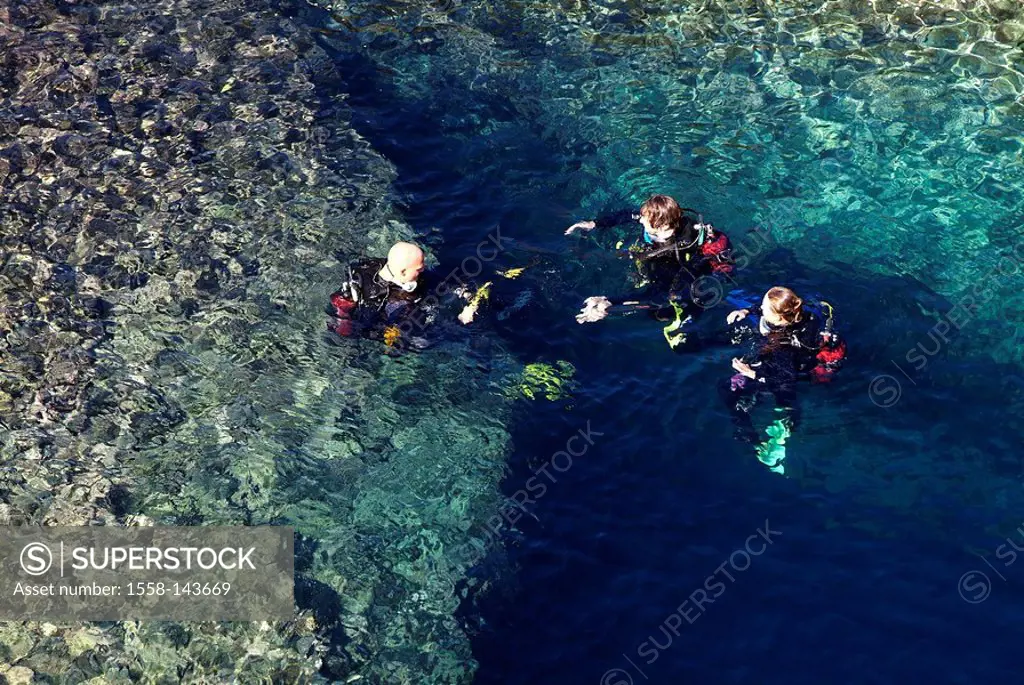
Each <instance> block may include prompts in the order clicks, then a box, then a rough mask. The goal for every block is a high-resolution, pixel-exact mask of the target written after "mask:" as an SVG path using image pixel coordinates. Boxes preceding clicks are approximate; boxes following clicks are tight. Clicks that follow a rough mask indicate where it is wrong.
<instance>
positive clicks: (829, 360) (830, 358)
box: [805, 300, 846, 383]
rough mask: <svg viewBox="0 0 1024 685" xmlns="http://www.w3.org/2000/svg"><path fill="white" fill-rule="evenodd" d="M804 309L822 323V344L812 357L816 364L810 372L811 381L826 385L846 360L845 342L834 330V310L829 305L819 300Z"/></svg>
mask: <svg viewBox="0 0 1024 685" xmlns="http://www.w3.org/2000/svg"><path fill="white" fill-rule="evenodd" d="M805 307H806V308H807V309H808V310H809V311H810V312H811V313H813V314H814V315H815V316H817V317H819V319H820V320H821V321H822V329H821V332H820V336H821V338H822V342H821V347H819V348H818V352H817V354H815V355H814V359H815V361H817V364H816V365H815V366H814V367H812V368H811V370H810V374H811V379H812V380H814V381H816V382H818V383H827V382H828V381H830V380H832V376H833V375H835V373H836V371H838V370H839V367H840V366H842V362H843V360H844V359H846V341H845V340H843V338H842V337H841V336H840V335H839V332H838V331H837V330H836V326H835V309H834V308H833V307H832V305H831V304H829V303H828V302H826V301H825V300H819V301H817V302H812V303H810V305H809V306H808V305H805Z"/></svg>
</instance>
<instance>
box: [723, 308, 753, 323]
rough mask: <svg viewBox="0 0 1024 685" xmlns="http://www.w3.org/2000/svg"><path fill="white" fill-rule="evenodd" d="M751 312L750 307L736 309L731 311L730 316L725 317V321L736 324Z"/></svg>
mask: <svg viewBox="0 0 1024 685" xmlns="http://www.w3.org/2000/svg"><path fill="white" fill-rule="evenodd" d="M749 313H750V310H749V309H737V310H736V311H733V312H729V316H727V317H725V322H726V323H727V324H734V323H736V322H737V321H741V320H743V319H745V318H746V317H747V314H749Z"/></svg>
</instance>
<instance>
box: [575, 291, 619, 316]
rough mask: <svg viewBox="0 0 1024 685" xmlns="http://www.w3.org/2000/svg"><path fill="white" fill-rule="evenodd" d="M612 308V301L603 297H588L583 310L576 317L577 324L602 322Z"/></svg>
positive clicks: (584, 301)
mask: <svg viewBox="0 0 1024 685" xmlns="http://www.w3.org/2000/svg"><path fill="white" fill-rule="evenodd" d="M611 306H612V301H611V300H609V299H608V298H607V297H604V296H603V295H598V296H596V297H588V298H587V299H585V300H583V309H581V310H580V313H579V314H577V315H576V322H577V323H592V322H594V321H600V320H601V319H603V318H604V317H606V316H608V308H609V307H611Z"/></svg>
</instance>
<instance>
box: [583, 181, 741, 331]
mask: <svg viewBox="0 0 1024 685" xmlns="http://www.w3.org/2000/svg"><path fill="white" fill-rule="evenodd" d="M631 221H639V222H640V225H641V226H642V227H643V233H642V234H641V235H640V236H638V237H637V238H636V239H635V240H634V242H633V243H632V244H631V245H630V246H629V247H628V248H627V249H626V250H622V249H621V248H622V245H623V242H622V241H620V242H619V243H618V244H617V245H616V248H617V249H619V250H620V251H621V254H623V256H628V257H629V258H630V259H632V260H633V261H634V262H635V264H636V268H637V271H636V275H635V277H634V287H635V288H636V289H638V291H637V292H634V293H633V294H631V295H629V296H624V297H617V298H608V297H605V296H596V297H588V298H587V299H586V300H585V301H584V303H583V304H584V306H583V308H582V309H581V310H580V313H579V314H577V315H576V321H578V322H579V323H589V322H593V321H600V320H601V319H603V318H605V317H606V316H608V315H609V314H611V313H622V314H630V313H633V312H635V311H638V310H648V311H649V312H650V313H651V314H652V315H653V316H654V317H655V318H656V319H658V320H659V321H669V322H670V323H669V324H668V325H667V326H665V329H664V335H665V340H666V341H667V342H668V344H669V347H671V348H672V349H675V348H677V347H678V346H679V345H681V344H682V343H683V342H685V341H686V333H685V331H683V327H684V325H685V324H687V323H689V322H690V321H691V320H692V319H693V316H694V314H696V312H697V310H699V309H702V308H703V307H702V306H700V305H699V304H698V303H697V302H695V300H694V292H693V291H694V289H695V288H694V285H695V283H696V282H697V281H698V280H699V279H701V278H704V277H708V276H711V275H713V274H722V275H728V274H729V273H731V272H732V270H733V259H732V248H731V245H730V243H729V238H728V237H726V235H725V234H724V233H722V232H720V231H718V230H717V229H715V227H714V226H712V225H711V224H708V223H704V220H703V217H702V216H701V215H700V214H698V213H697V212H695V211H694V210H692V209H686V208H683V207H680V206H679V203H678V202H676V201H675V200H674V199H672V198H671V197H669V196H668V195H653V196H651V197H650V198H649V199H648V200H647V201H646V202H644V203H643V205H641V207H640V211H639V213H634V212H633V211H631V210H625V211H620V212H615V213H613V214H610V215H607V216H603V217H601V218H598V219H595V220H592V221H580V222H577V223H575V224H573V225H572V226H570V227H569V228H568V229H567V230H566V231H565V234H566V235H571V234H572V233H574V232H576V231H577V230H582V231H590V230H593V229H595V228H602V229H603V228H610V227H614V226H620V225H622V224H626V223H629V222H631Z"/></svg>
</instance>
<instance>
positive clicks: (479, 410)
mask: <svg viewBox="0 0 1024 685" xmlns="http://www.w3.org/2000/svg"><path fill="white" fill-rule="evenodd" d="M280 10H281V8H280V6H279V5H277V4H273V3H269V2H264V1H263V0H256V2H249V3H246V4H245V5H244V7H243V6H237V5H234V4H229V5H224V3H220V2H215V1H213V0H174V1H173V2H172V3H171V4H170V5H167V4H166V3H164V4H161V5H159V6H158V5H157V4H156V3H155V2H150V1H149V0H145V1H144V2H142V4H141V5H137V6H133V7H130V8H129V7H124V8H118V7H113V6H111V7H103V8H95V7H80V6H74V5H68V4H66V3H59V2H56V0H32V2H29V3H22V4H19V5H16V6H15V5H11V6H4V7H0V50H2V51H3V53H2V54H3V55H4V59H3V60H0V138H2V139H3V141H4V142H2V143H0V193H2V198H3V199H2V200H0V203H2V204H0V209H2V211H3V221H2V222H0V249H2V251H3V252H2V259H0V328H2V330H3V332H4V335H3V336H2V337H0V356H2V358H3V365H4V369H3V373H0V427H2V428H3V429H4V430H3V431H2V432H0V454H2V460H3V462H4V467H5V468H4V470H3V473H2V474H0V481H2V482H0V486H2V489H3V490H4V492H6V493H8V494H7V495H6V496H5V498H4V501H3V502H2V503H0V520H2V521H3V522H4V523H11V524H23V523H32V524H45V525H54V524H56V525H61V524H63V525H86V524H103V525H152V524H154V522H158V523H160V524H168V523H178V524H203V523H206V524H213V523H223V524H253V523H274V524H278V525H291V526H294V527H295V528H296V529H297V530H298V531H299V533H301V534H302V535H305V536H308V538H309V539H310V540H312V541H313V544H314V545H315V547H316V548H317V554H316V556H315V559H314V560H313V561H312V562H310V563H309V564H307V565H306V566H305V567H304V569H300V574H301V576H302V577H301V579H300V580H301V582H302V583H303V584H304V585H303V586H304V587H305V586H307V585H308V586H316V587H322V588H323V589H324V594H323V596H335V597H337V598H339V599H338V602H337V606H336V608H335V610H334V611H323V609H324V608H325V606H326V607H327V608H329V607H330V606H333V605H330V604H328V605H321V604H319V603H318V602H316V601H315V600H313V599H310V598H306V599H302V596H300V603H299V607H298V609H299V613H298V615H297V617H296V619H295V620H294V621H291V622H287V623H283V624H275V625H270V624H263V625H257V624H178V625H164V624H157V623H153V624H149V623H145V622H143V623H131V622H126V623H116V624H104V625H96V626H85V625H81V624H67V625H62V626H55V625H51V624H39V623H36V622H32V621H27V622H24V623H20V624H6V626H5V627H3V628H2V629H0V651H3V653H4V655H5V658H6V659H7V660H8V661H9V663H10V664H11V667H10V668H8V669H7V670H6V671H5V677H6V678H7V679H8V681H12V679H17V680H19V681H25V682H28V680H30V679H33V678H34V679H36V680H40V679H55V678H60V677H68V678H72V679H74V680H76V681H77V682H85V681H88V680H89V679H101V678H102V679H105V681H110V682H125V681H136V680H140V679H143V680H149V681H153V682H161V680H160V679H161V678H164V679H166V681H167V682H172V681H173V682H229V681H230V682H310V683H312V682H322V681H325V680H326V679H327V678H331V679H339V680H352V679H356V678H364V679H365V680H366V681H367V682H415V683H421V682H429V681H430V680H433V681H435V682H446V683H455V682H466V681H467V680H468V677H469V674H470V673H471V671H472V666H471V665H472V659H471V655H470V653H469V647H468V641H467V640H466V638H465V636H464V635H463V634H462V632H461V630H460V629H459V627H458V626H457V625H456V624H455V623H454V622H453V620H452V618H451V617H452V614H453V611H454V607H455V605H456V604H457V600H456V598H455V597H454V591H453V588H454V587H455V586H456V583H457V581H458V580H459V579H460V578H461V577H462V574H463V573H464V571H465V566H466V564H467V563H471V560H467V559H459V560H457V561H456V560H452V559H448V558H447V557H446V556H445V552H444V550H445V548H446V547H449V546H450V547H456V546H462V545H464V543H465V538H466V535H467V534H466V532H465V531H467V530H469V529H470V528H471V527H472V526H471V523H472V522H471V521H470V518H473V517H476V518H479V520H481V521H482V520H483V519H484V518H486V517H487V516H489V515H490V514H491V513H492V508H491V507H492V505H491V504H490V503H491V502H496V500H497V493H496V485H497V482H498V480H499V479H500V478H501V475H502V463H503V462H502V458H501V457H502V453H503V450H504V446H505V443H506V440H507V436H505V435H504V434H503V433H502V432H501V431H500V430H499V429H495V428H491V429H490V433H491V434H490V435H489V439H488V441H487V443H486V446H484V447H481V445H479V444H477V443H476V442H473V435H475V434H474V433H471V432H467V423H472V422H478V423H480V424H487V425H489V426H494V425H495V423H500V418H501V416H502V412H503V411H504V410H505V403H503V401H501V400H500V399H495V400H494V402H493V403H491V404H488V403H486V402H484V403H481V402H475V403H472V404H467V406H459V407H456V406H454V405H453V403H452V402H451V401H449V400H448V398H449V397H462V396H464V393H453V392H449V390H450V388H448V387H447V386H449V385H451V384H452V383H456V382H460V383H464V382H465V374H466V366H465V362H464V355H465V350H462V349H461V348H458V349H453V350H450V351H448V352H440V353H439V354H438V355H437V356H435V357H434V358H433V360H432V361H431V362H430V364H431V365H433V366H436V365H441V366H444V367H445V368H447V369H449V370H450V373H449V374H448V376H447V378H448V379H451V380H450V381H448V380H446V381H445V382H443V383H439V384H436V385H435V386H434V388H433V389H432V391H431V398H432V406H431V407H430V409H429V410H425V409H423V408H422V407H408V406H403V405H401V404H399V403H396V402H395V401H394V399H393V398H392V392H391V390H392V389H391V388H389V387H387V386H386V384H385V383H381V382H380V381H379V380H378V379H379V378H380V377H381V376H387V375H388V374H391V373H393V372H395V373H397V372H398V371H399V370H400V371H401V372H402V373H410V374H412V375H413V376H415V375H416V374H418V373H430V372H432V369H431V368H427V367H424V366H423V364H425V362H422V361H419V360H414V361H410V362H408V363H406V364H405V365H404V366H403V367H402V368H401V369H396V368H395V367H394V366H393V365H392V360H391V359H390V358H389V357H384V358H380V357H379V350H376V349H374V350H371V349H368V348H363V347H361V346H359V345H356V346H353V347H352V348H345V349H342V348H336V347H330V346H327V345H325V344H324V343H323V341H322V339H321V335H320V334H321V328H322V327H323V322H322V321H321V318H322V309H323V302H324V298H325V297H326V295H327V294H328V293H329V292H331V290H333V288H334V287H335V285H336V284H335V283H334V282H333V281H334V279H335V278H336V277H337V275H338V273H339V268H338V267H339V265H338V263H337V261H336V259H335V258H334V257H333V256H332V255H335V254H336V253H337V254H342V255H353V256H354V255H360V254H365V253H367V252H371V251H379V250H380V249H381V248H382V246H386V245H387V244H388V243H389V242H391V241H393V240H395V239H397V238H401V237H410V236H411V231H410V230H409V229H408V227H407V226H405V225H404V223H402V222H401V221H400V219H399V218H398V217H397V216H395V215H394V214H393V213H392V210H391V208H390V207H389V206H388V205H387V204H386V203H384V202H382V200H381V198H385V197H388V196H389V195H390V183H391V181H392V180H393V177H394V171H393V170H392V168H391V167H390V165H389V164H388V163H387V162H386V161H385V160H383V159H382V158H381V157H380V156H379V155H377V154H376V153H375V152H374V151H373V150H372V149H371V148H370V147H369V145H368V144H367V143H366V141H365V140H363V139H362V138H361V137H360V136H359V135H358V134H357V133H356V132H355V131H354V130H352V128H351V127H350V126H349V124H348V114H347V110H346V108H345V104H344V97H343V94H342V93H339V92H337V91H336V89H337V87H338V85H339V84H340V79H339V74H338V72H337V70H336V69H335V67H334V65H333V63H332V60H331V58H330V57H329V56H327V55H326V54H325V53H323V52H322V51H321V50H320V49H319V48H317V47H316V44H315V42H314V41H313V40H312V38H311V35H310V33H309V31H308V29H304V28H302V27H300V26H297V25H296V24H295V23H293V22H292V20H290V19H287V18H285V17H284V16H283V15H282V14H281V12H280ZM367 227H371V228H370V229H369V230H367ZM382 365H383V367H382ZM456 379H460V380H458V381H456ZM380 386H383V387H380ZM339 416H341V417H343V423H342V425H341V426H340V427H339V426H337V425H336V420H337V419H338V417H339ZM420 422H422V425H423V426H424V433H425V434H429V438H424V439H423V440H421V441H419V442H417V440H416V439H415V438H414V437H412V436H409V437H406V436H405V435H404V434H403V437H402V438H401V439H400V440H399V441H398V442H397V443H396V442H393V441H392V437H393V436H395V435H396V426H398V425H404V426H412V425H417V423H420ZM442 426H446V427H447V430H449V431H451V432H452V434H463V433H464V434H465V437H464V439H463V438H460V440H459V442H458V445H459V447H458V449H457V450H454V451H453V450H450V449H449V445H448V444H447V442H448V441H447V440H446V439H445V437H444V435H445V434H444V432H439V431H443V429H442V428H440V427H442ZM368 450H372V451H373V458H372V459H371V458H368V457H366V455H364V453H365V452H366V451H368ZM442 455H447V461H445V464H446V469H447V470H446V471H445V473H444V474H443V475H442V476H440V477H436V476H435V477H434V478H433V479H428V478H426V477H425V474H428V473H430V472H431V469H432V468H433V467H434V465H435V464H436V463H437V462H438V461H439V460H440V459H441V458H442ZM396 469H397V470H396ZM456 486H457V487H456ZM396 511H397V512H398V513H397V514H396V513H395V512H396ZM368 540H376V541H377V542H376V543H375V544H368V543H367V541H368ZM316 596H317V597H319V596H321V595H316ZM314 610H317V611H321V613H322V614H323V615H322V616H318V618H317V620H315V621H312V615H313V612H314ZM343 615H344V619H343V618H342V616H343ZM311 621H312V623H311ZM437 644H443V646H442V647H438V646H437ZM175 674H178V675H175ZM180 674H187V675H185V676H180ZM396 679H397V680H396ZM97 682H98V680H97Z"/></svg>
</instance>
